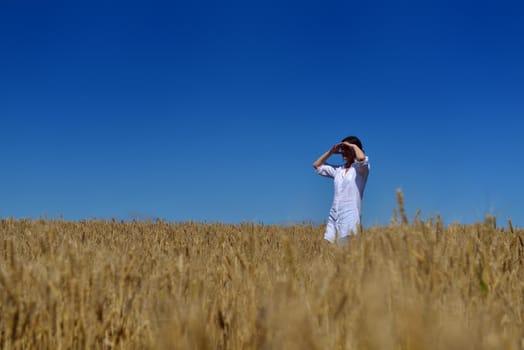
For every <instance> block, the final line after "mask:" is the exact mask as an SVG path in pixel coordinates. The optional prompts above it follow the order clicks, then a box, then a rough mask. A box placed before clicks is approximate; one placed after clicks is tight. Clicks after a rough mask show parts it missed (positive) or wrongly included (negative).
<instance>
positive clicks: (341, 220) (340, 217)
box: [313, 136, 369, 243]
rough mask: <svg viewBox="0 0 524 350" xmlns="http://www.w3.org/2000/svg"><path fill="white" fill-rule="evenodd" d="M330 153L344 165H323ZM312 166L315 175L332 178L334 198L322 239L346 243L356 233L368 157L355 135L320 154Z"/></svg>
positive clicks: (366, 174) (366, 175)
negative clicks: (339, 157) (337, 157)
mask: <svg viewBox="0 0 524 350" xmlns="http://www.w3.org/2000/svg"><path fill="white" fill-rule="evenodd" d="M333 154H341V155H342V158H343V159H344V162H345V164H344V165H340V166H333V165H329V164H326V161H327V159H328V158H329V157H330V156H331V155H333ZM313 167H314V168H315V169H316V171H317V174H319V175H322V176H326V177H329V178H332V179H334V183H335V195H334V198H333V205H332V206H331V210H330V211H329V219H328V222H327V225H326V232H325V234H324V239H326V240H328V241H329V242H331V243H335V242H338V243H348V242H349V239H350V235H352V234H356V233H357V232H358V225H359V224H360V217H361V203H362V196H363V195H364V188H365V187H366V181H367V179H368V174H369V161H368V157H367V156H366V155H365V154H364V151H363V149H362V143H361V142H360V140H359V139H358V137H356V136H348V137H346V138H345V139H343V140H342V142H341V143H338V144H336V145H334V146H333V147H331V149H330V150H329V151H327V152H326V153H324V154H323V155H321V156H320V157H319V158H318V159H317V160H316V161H315V162H314V163H313Z"/></svg>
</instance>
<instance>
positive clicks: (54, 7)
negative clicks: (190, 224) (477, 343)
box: [0, 0, 524, 226]
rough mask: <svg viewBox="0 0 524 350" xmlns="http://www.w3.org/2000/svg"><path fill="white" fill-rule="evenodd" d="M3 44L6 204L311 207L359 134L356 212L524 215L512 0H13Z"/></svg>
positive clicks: (1, 8) (249, 214) (161, 211)
mask: <svg viewBox="0 0 524 350" xmlns="http://www.w3.org/2000/svg"><path fill="white" fill-rule="evenodd" d="M0 43H1V45H2V50H1V53H0V76H1V79H0V100H1V103H0V118H1V121H2V137H1V138H0V157H1V158H0V159H1V165H2V166H1V169H2V171H1V172H0V216H1V217H8V216H13V217H15V218H22V217H32V218H39V217H42V216H46V217H48V218H55V217H63V218H65V219H68V220H80V219H90V218H111V217H115V218H119V219H144V218H163V219H165V220H169V221H186V220H194V221H207V222H214V221H222V222H232V223H235V222H242V221H254V222H261V223H267V224H273V223H277V224H286V223H295V222H304V221H313V222H315V223H321V222H323V221H324V220H325V219H326V218H327V214H328V211H329V207H330V204H331V200H332V194H333V189H332V182H331V181H330V180H328V179H326V178H322V177H320V176H318V175H316V174H315V172H314V170H313V168H312V166H311V164H312V162H313V161H314V160H315V159H316V158H317V157H318V156H319V155H320V154H322V153H323V152H325V151H326V150H327V149H329V148H330V146H331V145H332V144H334V143H337V142H338V141H340V140H341V139H342V138H344V137H345V136H348V135H357V136H359V137H360V138H361V140H362V142H363V144H364V149H365V151H366V153H367V155H368V156H369V159H370V162H371V167H372V168H371V173H370V177H369V180H368V184H367V188H366V192H365V196H364V202H363V222H364V224H365V225H368V226H369V225H374V224H387V223H389V221H390V219H391V217H392V215H393V208H394V207H395V206H396V190H397V188H401V189H402V190H403V192H404V196H405V202H406V208H407V210H408V214H409V215H410V216H413V215H414V213H415V212H416V210H417V209H419V208H420V209H421V216H422V217H423V218H428V217H430V216H434V215H436V214H440V215H442V217H443V218H444V220H445V222H447V223H451V222H455V221H456V222H461V223H466V224H467V223H473V222H477V221H481V220H483V218H484V216H485V215H486V214H492V215H496V216H497V217H498V219H499V222H501V223H504V222H506V220H507V219H508V218H511V219H512V221H513V223H514V225H517V226H522V225H524V200H523V199H524V186H523V185H522V178H523V176H522V174H523V170H524V164H523V162H522V160H521V159H522V157H521V153H522V151H524V141H523V138H522V137H521V134H522V130H523V125H522V124H523V122H522V117H523V116H524V98H523V97H524V65H523V63H522V62H524V5H523V3H522V2H508V1H490V2H487V1H384V2H381V1H373V2H362V1H322V2H321V1H314V2H308V1H293V2H290V1H267V0H265V1H228V0H225V1H198V2H197V1H194V2H190V1H170V2H169V1H166V2H158V1H147V2H146V1H144V2H135V1H125V2H124V1H100V2H99V1H85V2H83V1H38V2H37V1H15V0H4V1H1V2H0ZM331 162H332V163H338V162H340V159H337V157H335V158H334V159H331Z"/></svg>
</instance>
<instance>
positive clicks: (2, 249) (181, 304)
mask: <svg viewBox="0 0 524 350" xmlns="http://www.w3.org/2000/svg"><path fill="white" fill-rule="evenodd" d="M400 202H401V198H400ZM400 212H401V214H402V217H401V219H398V218H395V219H394V220H393V222H392V223H391V225H389V226H387V227H372V228H368V229H366V230H365V231H364V232H362V233H361V234H360V235H359V236H358V237H356V238H355V239H354V240H353V242H352V243H351V245H350V246H345V247H338V246H332V245H328V244H327V243H325V242H324V241H323V240H322V234H323V228H322V227H313V226H307V225H298V226H291V227H282V226H267V225H255V224H251V223H246V224H238V225H224V224H197V223H190V222H189V223H178V224H170V223H165V222H161V221H156V222H129V223H121V222H114V221H96V220H90V221H83V222H66V221H56V220H13V219H5V220H1V221H0V346H1V348H2V349H77V348H81V349H84V348H88V349H92V348H93V349H113V348H116V349H380V350H384V349H406V350H407V349H443V350H444V349H445V350H449V349H475V350H479V349H524V320H523V318H524V267H523V264H524V242H523V240H524V232H523V231H522V230H519V229H515V228H513V227H512V226H510V228H508V229H501V228H497V227H496V224H495V221H494V219H493V218H488V219H487V220H486V222H485V223H482V224H477V225H469V226H462V225H451V226H448V227H443V225H442V223H441V221H440V220H439V219H438V218H437V219H436V220H428V221H421V220H419V219H416V220H415V221H414V222H412V223H408V222H407V221H408V220H407V217H406V216H405V213H404V211H403V209H402V208H400Z"/></svg>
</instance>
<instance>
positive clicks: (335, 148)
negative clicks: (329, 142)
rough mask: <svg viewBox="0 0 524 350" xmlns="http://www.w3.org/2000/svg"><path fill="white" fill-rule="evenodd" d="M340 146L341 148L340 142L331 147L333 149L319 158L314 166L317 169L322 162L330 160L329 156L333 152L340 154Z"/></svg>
mask: <svg viewBox="0 0 524 350" xmlns="http://www.w3.org/2000/svg"><path fill="white" fill-rule="evenodd" d="M339 148H340V144H336V145H334V146H333V147H331V149H330V150H329V151H327V152H326V153H324V154H323V155H321V156H320V157H319V158H318V159H317V160H315V162H314V163H313V168H315V169H316V168H318V167H319V166H321V165H322V164H324V163H325V162H326V160H328V158H329V157H330V156H331V155H332V154H339V153H340V151H339Z"/></svg>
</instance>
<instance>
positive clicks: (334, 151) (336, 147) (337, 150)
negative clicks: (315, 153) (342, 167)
mask: <svg viewBox="0 0 524 350" xmlns="http://www.w3.org/2000/svg"><path fill="white" fill-rule="evenodd" d="M342 145H343V144H342V143H337V144H336V145H334V146H333V147H331V149H330V150H329V153H330V154H341V153H342V152H340V149H341V147H342Z"/></svg>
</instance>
